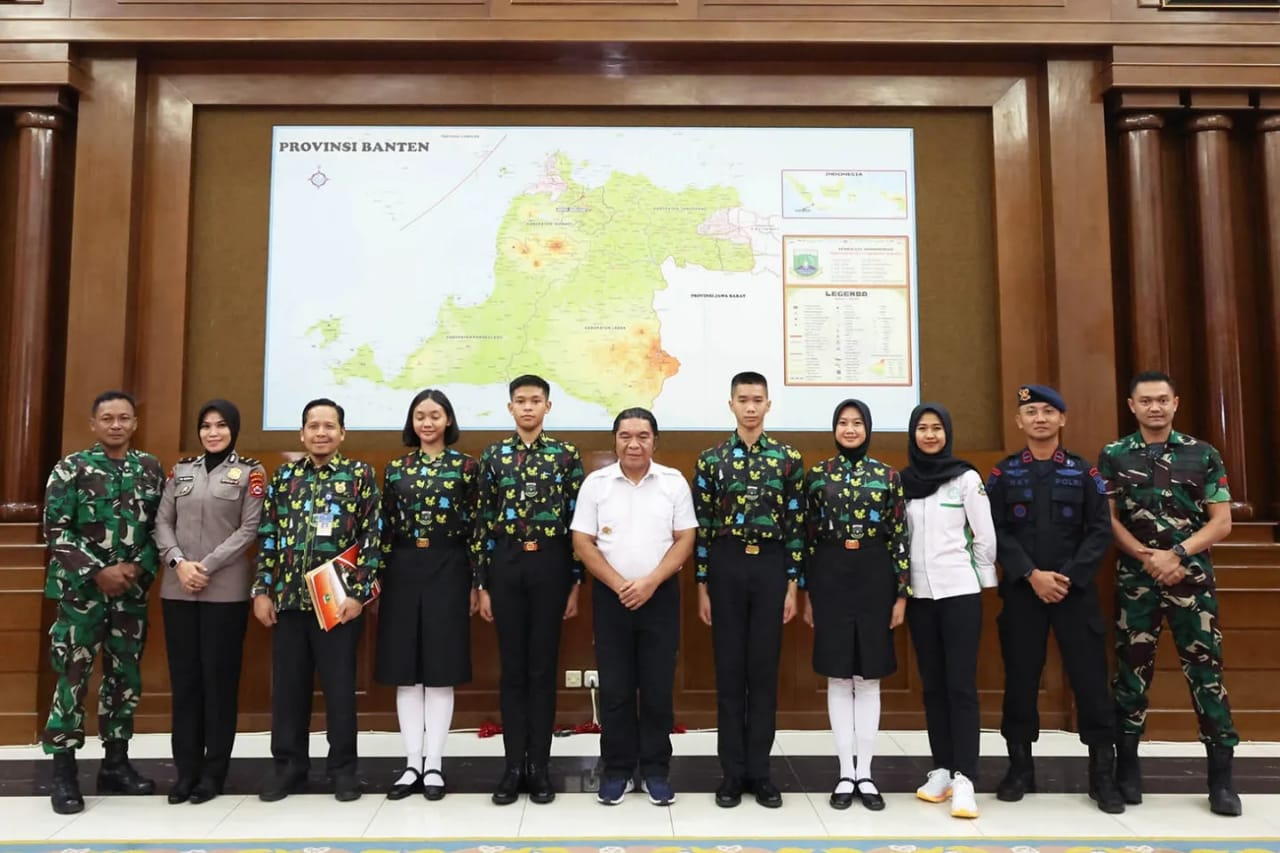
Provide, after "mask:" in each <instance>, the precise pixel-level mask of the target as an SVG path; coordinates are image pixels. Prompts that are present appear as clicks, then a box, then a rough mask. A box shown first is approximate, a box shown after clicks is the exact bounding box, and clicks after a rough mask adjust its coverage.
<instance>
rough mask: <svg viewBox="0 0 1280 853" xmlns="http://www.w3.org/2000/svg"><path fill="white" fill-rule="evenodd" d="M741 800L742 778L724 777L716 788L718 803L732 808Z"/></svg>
mask: <svg viewBox="0 0 1280 853" xmlns="http://www.w3.org/2000/svg"><path fill="white" fill-rule="evenodd" d="M740 802H742V780H741V779H731V778H729V777H728V776H726V777H724V779H723V780H722V781H721V782H720V787H719V788H716V805H717V806H719V807H720V808H722V809H731V808H733V807H734V806H736V805H738V803H740Z"/></svg>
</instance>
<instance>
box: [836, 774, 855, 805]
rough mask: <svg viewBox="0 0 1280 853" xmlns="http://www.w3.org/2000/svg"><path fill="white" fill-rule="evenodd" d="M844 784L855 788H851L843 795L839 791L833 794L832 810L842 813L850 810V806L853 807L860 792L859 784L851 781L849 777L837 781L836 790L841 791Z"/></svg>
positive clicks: (842, 777)
mask: <svg viewBox="0 0 1280 853" xmlns="http://www.w3.org/2000/svg"><path fill="white" fill-rule="evenodd" d="M844 782H848V783H849V784H850V785H852V786H853V787H852V788H850V789H849V791H848V792H847V793H843V794H842V793H840V792H839V790H835V791H832V792H831V808H833V809H840V810H841V811H844V810H845V809H847V808H849V806H851V805H853V798H854V797H855V796H856V795H857V791H858V783H857V782H855V781H854V780H852V779H850V778H849V777H848V776H841V777H840V779H839V780H837V781H836V788H837V789H839V787H840V785H841V784H843V783H844Z"/></svg>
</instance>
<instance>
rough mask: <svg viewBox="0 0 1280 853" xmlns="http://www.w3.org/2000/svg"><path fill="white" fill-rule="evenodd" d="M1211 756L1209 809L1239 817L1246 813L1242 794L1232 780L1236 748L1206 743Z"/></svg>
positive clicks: (1216, 812)
mask: <svg viewBox="0 0 1280 853" xmlns="http://www.w3.org/2000/svg"><path fill="white" fill-rule="evenodd" d="M1204 747H1205V752H1206V753H1208V756H1209V811H1211V812H1213V813H1214V814H1220V815H1225V816H1226V817H1239V816H1240V815H1241V814H1243V813H1244V806H1242V805H1241V804H1240V795H1239V794H1237V793H1236V790H1235V785H1234V784H1232V781H1231V761H1232V759H1233V758H1234V757H1235V749H1234V748H1232V747H1229V746H1215V745H1214V744H1211V743H1206V744H1205V745H1204Z"/></svg>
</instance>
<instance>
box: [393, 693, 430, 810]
mask: <svg viewBox="0 0 1280 853" xmlns="http://www.w3.org/2000/svg"><path fill="white" fill-rule="evenodd" d="M425 689H426V688H424V687H423V686H422V685H421V684H414V685H411V686H409V687H397V688H396V717H398V718H399V720H400V736H401V737H403V738H404V753H405V755H406V756H407V758H406V759H405V767H411V768H413V769H414V770H417V771H418V772H419V773H421V772H422V732H423V729H424V728H425V726H426V722H425V720H426V718H425V716H424V715H425V713H426V710H425V700H424V698H423V691H424V690H425ZM414 778H415V776H414V775H413V774H412V773H410V772H409V771H408V770H405V772H404V773H403V774H401V776H400V778H399V779H397V780H396V783H397V784H400V785H408V784H410V783H411V782H413V780H414Z"/></svg>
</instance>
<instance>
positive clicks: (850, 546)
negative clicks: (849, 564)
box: [844, 539, 862, 551]
mask: <svg viewBox="0 0 1280 853" xmlns="http://www.w3.org/2000/svg"><path fill="white" fill-rule="evenodd" d="M861 547H862V540H861V539H846V540H844V549H845V550H846V551H857V550H858V549H859V548H861Z"/></svg>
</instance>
